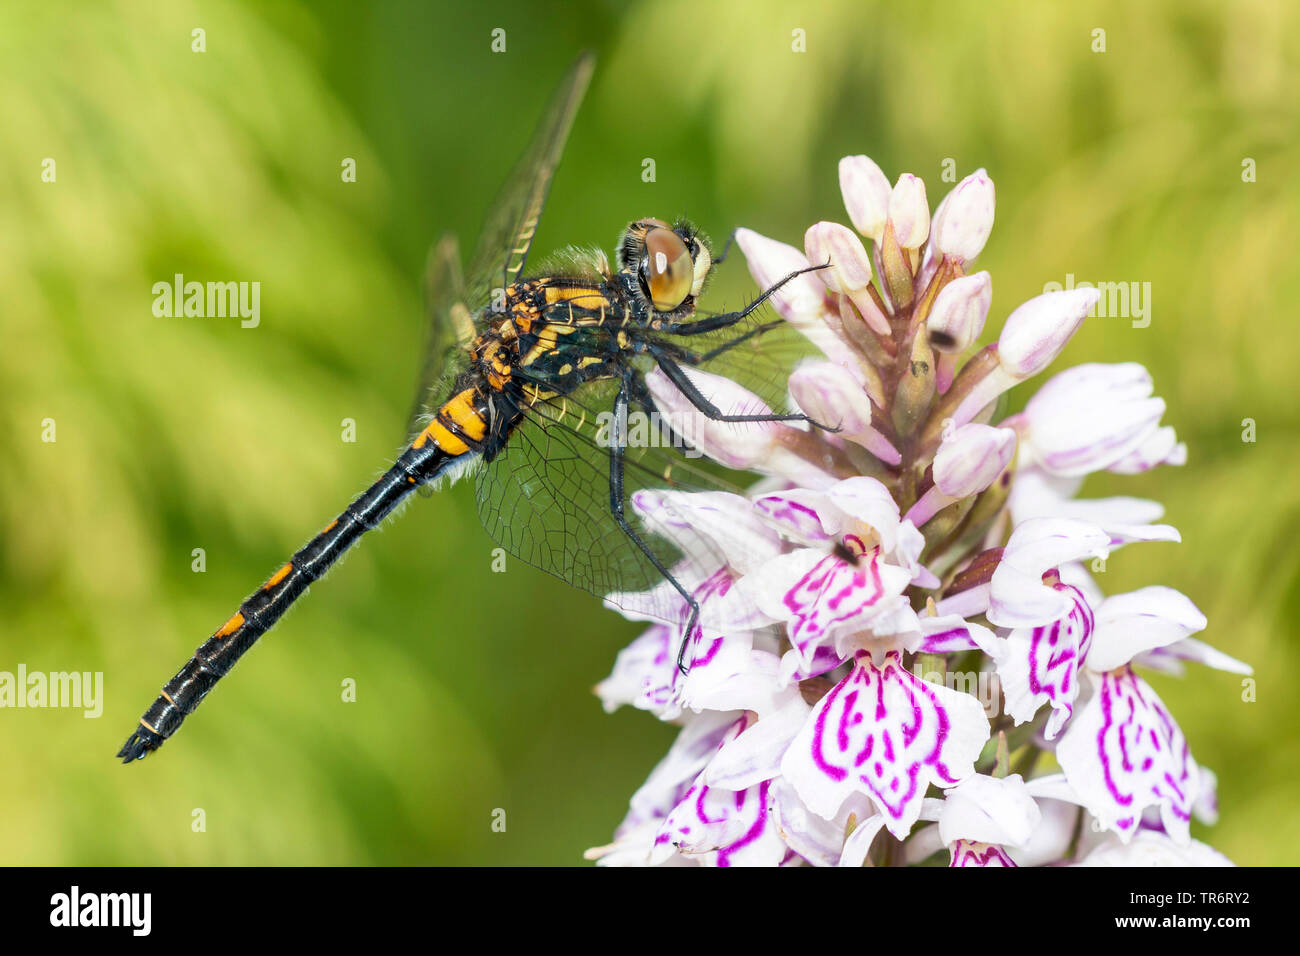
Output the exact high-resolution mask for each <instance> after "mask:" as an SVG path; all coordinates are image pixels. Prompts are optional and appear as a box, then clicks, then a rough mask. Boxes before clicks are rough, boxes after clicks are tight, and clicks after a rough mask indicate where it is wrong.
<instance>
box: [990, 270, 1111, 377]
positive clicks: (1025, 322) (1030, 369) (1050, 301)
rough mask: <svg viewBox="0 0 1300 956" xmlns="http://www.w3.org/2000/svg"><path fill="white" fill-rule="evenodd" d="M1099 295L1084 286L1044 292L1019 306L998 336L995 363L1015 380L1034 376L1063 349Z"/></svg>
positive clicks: (1094, 290) (1008, 318)
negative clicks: (996, 361)
mask: <svg viewBox="0 0 1300 956" xmlns="http://www.w3.org/2000/svg"><path fill="white" fill-rule="evenodd" d="M1099 295H1100V293H1099V292H1098V291H1097V290H1096V289H1087V288H1085V289H1069V290H1066V291H1062V292H1044V293H1043V294H1042V295H1039V296H1035V297H1034V298H1032V299H1030V300H1029V301H1028V302H1026V303H1024V304H1023V305H1021V306H1020V307H1019V308H1018V309H1016V310H1015V311H1014V312H1012V313H1011V315H1010V316H1008V317H1007V323H1006V325H1005V326H1003V328H1002V335H1001V336H999V338H998V364H999V365H1001V366H1002V368H1003V369H1004V370H1005V371H1006V372H1007V373H1008V374H1009V375H1010V376H1011V377H1012V378H1014V379H1017V380H1024V379H1027V378H1029V377H1030V376H1031V375H1037V374H1038V373H1039V372H1041V371H1042V370H1043V369H1045V368H1047V366H1048V365H1050V364H1051V363H1052V360H1053V359H1055V358H1056V356H1057V355H1059V354H1060V353H1061V350H1062V349H1063V348H1065V345H1066V343H1067V342H1069V341H1070V338H1071V337H1072V336H1073V335H1074V333H1075V332H1076V331H1077V330H1078V328H1079V326H1080V325H1082V324H1083V320H1084V318H1086V317H1087V315H1088V313H1089V312H1091V311H1092V308H1093V306H1095V305H1096V304H1097V298H1098V296H1099Z"/></svg>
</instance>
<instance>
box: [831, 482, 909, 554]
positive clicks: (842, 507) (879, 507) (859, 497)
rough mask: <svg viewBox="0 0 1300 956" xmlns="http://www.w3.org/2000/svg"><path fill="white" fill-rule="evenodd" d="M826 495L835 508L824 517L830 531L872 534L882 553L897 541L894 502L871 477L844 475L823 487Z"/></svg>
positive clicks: (897, 523)
mask: <svg viewBox="0 0 1300 956" xmlns="http://www.w3.org/2000/svg"><path fill="white" fill-rule="evenodd" d="M826 497H827V498H828V499H829V501H830V503H831V504H832V505H834V506H835V508H837V509H838V510H839V515H838V516H835V515H834V513H832V515H831V516H830V517H828V519H827V521H828V523H827V524H826V530H827V531H829V532H830V533H831V534H845V533H853V534H855V535H857V536H858V537H859V538H868V537H873V536H874V537H875V538H876V539H878V540H879V541H880V543H881V545H883V546H884V549H885V551H886V552H890V551H893V550H894V548H895V546H896V544H897V536H898V528H899V523H900V518H899V513H898V503H897V502H896V501H894V498H893V496H892V495H891V494H890V493H889V489H888V488H886V487H885V486H884V485H883V484H881V483H880V482H879V481H878V480H876V479H875V478H867V477H865V476H858V477H856V478H845V479H844V480H843V481H840V482H837V483H836V484H834V485H832V486H831V487H829V488H828V489H827V490H826Z"/></svg>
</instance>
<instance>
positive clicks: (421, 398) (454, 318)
mask: <svg viewBox="0 0 1300 956" xmlns="http://www.w3.org/2000/svg"><path fill="white" fill-rule="evenodd" d="M424 308H425V314H426V315H427V316H428V320H429V322H428V329H427V331H426V332H425V342H424V352H423V354H424V365H423V367H422V368H421V370H420V381H419V385H418V386H417V387H416V391H415V398H414V400H413V401H412V404H411V412H410V414H409V415H408V416H407V420H406V434H407V437H408V438H409V437H411V436H413V435H414V433H415V432H416V431H418V429H419V421H420V419H421V418H422V417H423V416H424V415H425V414H427V413H428V412H429V411H430V409H429V408H428V406H429V403H430V402H438V401H441V400H442V399H444V398H446V392H447V388H448V386H449V385H450V382H449V379H451V378H454V377H455V375H456V373H457V372H459V371H460V369H461V367H463V366H464V364H465V360H466V359H468V352H466V351H465V347H466V346H467V345H469V343H470V342H471V341H472V340H473V338H474V321H473V317H472V315H471V313H470V310H469V305H468V303H467V302H466V296H465V277H464V275H463V274H462V273H461V269H460V247H459V245H458V244H457V242H456V237H455V236H452V235H446V236H443V237H442V239H440V240H439V241H438V244H437V245H436V246H434V247H433V249H432V250H430V252H429V262H428V265H427V266H426V267H425V272H424Z"/></svg>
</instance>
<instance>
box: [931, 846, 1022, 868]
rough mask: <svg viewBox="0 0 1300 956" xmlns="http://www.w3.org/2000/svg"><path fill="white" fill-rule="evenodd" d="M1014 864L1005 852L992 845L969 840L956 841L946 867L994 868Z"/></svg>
mask: <svg viewBox="0 0 1300 956" xmlns="http://www.w3.org/2000/svg"><path fill="white" fill-rule="evenodd" d="M1015 865H1016V862H1015V861H1014V860H1013V859H1011V857H1010V855H1008V853H1007V851H1006V850H1004V849H1002V847H1000V846H997V845H996V844H992V843H974V842H972V841H970V840H958V841H957V842H956V843H954V844H953V845H952V860H951V861H950V862H949V863H948V866H950V867H953V866H994V867H999V866H1000V867H1011V866H1015Z"/></svg>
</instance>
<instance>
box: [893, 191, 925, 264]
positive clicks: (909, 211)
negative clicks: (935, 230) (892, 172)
mask: <svg viewBox="0 0 1300 956" xmlns="http://www.w3.org/2000/svg"><path fill="white" fill-rule="evenodd" d="M889 221H890V222H891V223H893V226H894V235H895V236H896V237H897V238H898V244H899V245H900V246H902V247H903V248H904V249H919V248H920V247H921V246H922V245H924V243H925V240H926V239H927V238H929V236H930V205H929V203H927V202H926V200H925V183H924V182H923V181H922V180H920V179H918V178H917V177H916V176H913V175H912V174H911V173H904V174H903V175H902V176H899V177H898V184H897V185H896V186H894V188H893V190H892V191H891V192H890V194H889Z"/></svg>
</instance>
